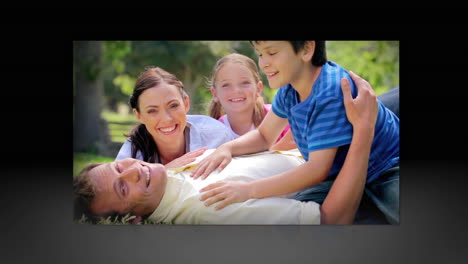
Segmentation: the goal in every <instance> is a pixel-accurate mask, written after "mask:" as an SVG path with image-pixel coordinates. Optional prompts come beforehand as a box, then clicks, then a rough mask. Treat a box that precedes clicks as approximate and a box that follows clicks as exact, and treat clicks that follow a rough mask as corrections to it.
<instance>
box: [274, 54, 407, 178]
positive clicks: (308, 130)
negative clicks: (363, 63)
mask: <svg viewBox="0 0 468 264" xmlns="http://www.w3.org/2000/svg"><path fill="white" fill-rule="evenodd" d="M343 77H346V78H347V79H348V80H349V81H350V83H351V92H352V95H353V97H356V95H357V89H356V86H355V84H354V82H353V81H352V79H351V77H350V76H349V74H348V72H347V71H346V70H345V69H343V68H342V67H341V66H339V65H338V64H336V63H334V62H332V61H328V62H327V63H325V64H324V65H323V67H322V70H321V72H320V74H319V76H318V78H317V80H316V81H315V83H314V84H313V86H312V92H311V93H310V95H309V96H308V97H307V98H306V99H305V100H304V101H303V102H300V100H299V94H298V93H297V92H296V90H294V87H292V85H291V84H288V85H285V86H283V87H281V88H279V89H278V92H277V93H276V95H275V98H274V99H273V107H272V109H273V112H274V113H275V114H276V115H278V116H279V117H282V118H287V119H288V121H289V125H290V126H291V131H292V133H293V135H294V140H295V142H296V144H297V146H298V148H299V150H300V152H301V154H302V156H303V157H304V159H305V160H306V161H307V160H308V159H309V152H312V151H316V150H321V149H328V148H334V147H338V151H337V153H336V156H335V160H334V162H333V165H332V168H331V169H330V172H329V174H328V179H332V178H334V177H336V175H337V174H338V173H339V171H340V169H341V167H342V166H343V163H344V160H345V158H346V154H347V153H348V149H349V145H350V143H351V139H352V136H353V127H352V125H351V123H350V122H349V121H348V118H347V117H346V110H345V107H344V102H343V93H342V91H341V82H340V80H341V78H343ZM399 155H400V120H399V118H398V117H397V116H396V115H395V114H394V113H393V112H392V111H390V110H389V109H387V108H386V107H385V106H384V105H383V104H382V103H381V102H380V101H379V112H378V117H377V123H376V127H375V136H374V140H373V142H372V147H371V154H370V157H369V168H368V175H367V182H368V183H369V182H371V181H373V180H374V179H376V178H377V177H378V175H380V174H381V173H382V172H384V171H385V170H387V169H389V168H391V167H393V166H394V165H396V164H398V163H399Z"/></svg>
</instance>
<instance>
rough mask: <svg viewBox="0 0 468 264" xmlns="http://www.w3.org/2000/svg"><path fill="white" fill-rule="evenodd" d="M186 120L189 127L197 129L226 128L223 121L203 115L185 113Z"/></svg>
mask: <svg viewBox="0 0 468 264" xmlns="http://www.w3.org/2000/svg"><path fill="white" fill-rule="evenodd" d="M187 122H188V123H189V124H190V125H191V127H193V128H195V129H199V130H206V129H223V130H224V129H226V126H225V125H224V124H223V123H221V122H220V121H218V120H216V119H214V118H212V117H210V116H205V115H187Z"/></svg>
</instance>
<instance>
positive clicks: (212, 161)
mask: <svg viewBox="0 0 468 264" xmlns="http://www.w3.org/2000/svg"><path fill="white" fill-rule="evenodd" d="M287 124H288V121H287V120H286V119H284V118H281V117H278V116H277V115H276V114H274V113H273V111H270V112H268V114H267V115H266V116H265V119H264V120H263V121H262V123H261V124H260V126H259V127H258V128H257V129H255V130H253V131H250V132H248V133H246V134H244V135H242V136H240V137H238V138H237V139H235V140H232V141H229V142H227V143H224V144H223V145H221V146H219V147H218V148H217V149H216V151H215V152H213V153H212V154H210V155H209V156H208V157H206V158H205V159H203V160H202V161H201V162H200V163H199V164H198V165H197V167H196V168H195V170H194V171H193V172H192V174H191V176H192V177H193V178H195V179H196V178H198V177H201V178H202V179H205V178H206V177H208V175H209V174H210V173H211V172H212V171H214V170H215V169H216V168H218V170H222V169H224V168H225V167H226V166H227V165H228V164H229V162H231V159H232V156H238V155H242V154H248V153H256V152H259V151H264V150H267V149H268V148H269V147H270V146H271V145H272V144H273V143H274V142H275V141H276V139H277V138H278V136H279V135H280V133H281V131H282V130H283V129H284V128H285V127H286V125H287Z"/></svg>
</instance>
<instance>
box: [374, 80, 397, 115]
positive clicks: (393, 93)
mask: <svg viewBox="0 0 468 264" xmlns="http://www.w3.org/2000/svg"><path fill="white" fill-rule="evenodd" d="M377 98H378V99H379V100H380V101H381V102H382V103H383V104H384V105H385V107H387V108H388V109H390V110H391V111H392V112H393V113H395V115H396V116H398V117H400V87H394V88H392V89H390V90H389V91H387V92H385V93H384V94H381V95H379V96H377Z"/></svg>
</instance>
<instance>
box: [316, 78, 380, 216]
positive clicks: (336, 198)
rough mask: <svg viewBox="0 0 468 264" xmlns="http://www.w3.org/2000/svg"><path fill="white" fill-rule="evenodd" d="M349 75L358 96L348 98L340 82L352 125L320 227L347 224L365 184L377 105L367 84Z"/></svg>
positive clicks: (346, 85) (345, 86)
mask: <svg viewBox="0 0 468 264" xmlns="http://www.w3.org/2000/svg"><path fill="white" fill-rule="evenodd" d="M350 75H351V78H352V79H353V81H354V82H355V84H356V86H357V88H358V96H357V97H356V98H355V99H353V98H352V97H351V91H350V85H349V83H348V81H347V80H346V79H344V80H343V79H342V80H341V87H342V90H343V96H344V102H345V108H346V116H347V117H348V120H349V121H350V122H351V124H352V125H353V139H352V141H351V146H350V147H349V151H348V154H347V155H346V159H345V162H344V165H343V167H342V169H341V171H340V173H339V174H338V176H337V178H336V179H335V182H334V183H333V185H332V187H331V189H330V192H329V193H328V195H327V197H326V198H325V201H324V202H323V204H322V206H321V208H320V211H321V223H323V224H351V223H352V222H353V219H354V217H355V214H356V211H357V208H358V207H359V204H360V201H361V198H362V193H363V191H364V186H365V183H366V176H367V168H368V162H369V155H370V149H371V146H372V140H373V138H374V129H375V123H376V120H377V113H378V105H377V99H376V96H375V93H374V91H373V90H372V88H371V86H370V85H369V83H368V82H367V81H365V80H364V79H362V78H360V77H359V76H357V75H356V74H354V73H352V72H350Z"/></svg>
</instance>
